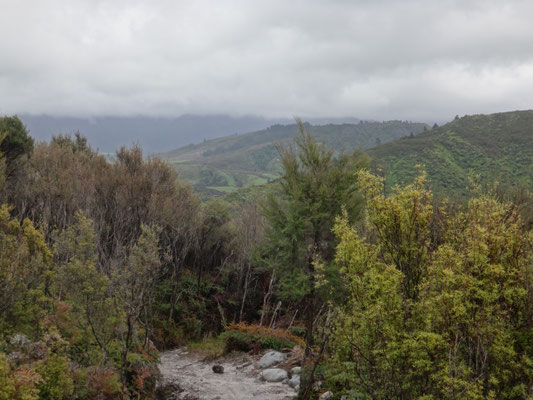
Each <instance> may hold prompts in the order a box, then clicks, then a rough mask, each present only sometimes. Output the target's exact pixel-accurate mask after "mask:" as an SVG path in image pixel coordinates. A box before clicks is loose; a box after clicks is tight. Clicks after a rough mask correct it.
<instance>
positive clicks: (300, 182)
mask: <svg viewBox="0 0 533 400" xmlns="http://www.w3.org/2000/svg"><path fill="white" fill-rule="evenodd" d="M297 124H298V128H299V135H298V136H297V137H296V146H297V150H295V149H294V148H292V147H288V148H282V147H280V146H277V149H278V152H279V156H280V158H281V164H282V168H283V171H282V174H281V177H280V180H279V184H278V185H279V187H278V191H277V192H276V193H274V194H272V195H270V196H269V198H268V201H267V203H266V204H265V207H264V213H265V216H266V218H267V221H268V223H269V228H268V229H267V232H266V255H267V256H266V257H267V262H268V264H269V265H270V266H271V268H272V269H273V270H274V271H276V275H277V276H278V277H279V282H280V294H281V296H282V297H283V298H287V299H292V300H298V301H300V302H301V303H302V308H303V309H305V323H306V329H307V333H306V355H309V354H310V351H311V346H312V343H313V331H314V320H315V318H316V315H317V312H318V309H319V307H320V305H321V303H323V302H324V300H325V299H326V296H325V293H324V292H323V291H318V290H317V288H316V287H315V286H316V283H317V276H318V273H319V271H317V270H316V269H315V264H316V263H317V262H318V261H320V262H322V263H323V264H324V265H326V268H328V267H329V266H330V262H331V261H332V259H333V255H334V248H335V244H336V239H335V237H334V235H333V234H332V231H331V228H332V226H333V223H334V220H335V217H336V216H338V215H340V213H341V209H342V208H343V207H344V208H345V209H346V210H349V213H350V216H351V218H352V220H355V219H356V218H357V217H358V215H359V211H360V209H361V206H362V199H361V196H360V194H359V192H358V191H357V185H356V182H355V179H354V174H355V172H356V171H357V170H360V169H362V168H364V167H366V165H367V159H366V157H364V156H363V155H362V154H361V153H360V152H357V151H356V152H354V153H353V154H351V155H341V156H339V157H338V158H335V157H334V155H333V151H332V150H330V149H327V148H326V147H325V145H323V144H319V143H317V142H316V141H315V140H314V139H313V137H312V136H311V135H310V133H309V132H308V131H307V130H306V128H305V126H304V124H303V123H302V122H301V121H300V120H297ZM334 275H335V274H331V276H334Z"/></svg>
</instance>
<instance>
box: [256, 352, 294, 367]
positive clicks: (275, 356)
mask: <svg viewBox="0 0 533 400" xmlns="http://www.w3.org/2000/svg"><path fill="white" fill-rule="evenodd" d="M286 358H287V357H286V356H285V354H283V353H280V352H279V351H269V352H268V353H266V354H265V355H264V356H263V357H261V359H260V360H259V361H258V362H257V366H258V367H259V368H269V367H271V366H273V365H275V364H279V363H280V362H283V361H285V360H286Z"/></svg>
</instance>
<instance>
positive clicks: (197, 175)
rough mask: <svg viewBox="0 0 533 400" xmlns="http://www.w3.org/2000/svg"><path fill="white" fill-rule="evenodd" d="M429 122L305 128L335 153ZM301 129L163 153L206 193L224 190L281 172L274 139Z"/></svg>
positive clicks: (277, 128) (286, 139)
mask: <svg viewBox="0 0 533 400" xmlns="http://www.w3.org/2000/svg"><path fill="white" fill-rule="evenodd" d="M425 126H426V125H425V124H421V123H408V122H402V121H388V122H364V123H360V124H338V125H336V124H329V125H317V126H311V125H309V124H305V128H306V129H307V130H309V132H310V133H311V134H312V135H313V137H315V138H316V139H317V140H318V141H321V142H325V143H326V144H327V145H328V146H329V147H331V148H333V149H334V151H335V153H340V152H343V151H353V149H356V148H358V149H362V150H365V149H368V148H371V147H374V146H375V145H376V139H380V141H381V142H382V143H387V142H390V141H392V140H395V139H399V138H401V137H403V136H406V135H408V134H409V133H410V132H414V133H420V132H422V130H423V129H424V127H425ZM298 133H299V127H298V125H297V124H296V125H274V126H271V127H270V128H267V129H265V130H261V131H258V132H252V133H247V134H243V135H231V136H227V137H223V138H218V139H213V140H208V141H206V142H204V143H201V144H198V145H193V146H186V147H183V148H181V149H177V150H174V151H171V152H168V153H164V154H161V155H160V156H161V158H163V159H164V160H168V161H169V162H170V163H172V164H173V165H174V166H175V168H176V169H178V170H179V171H180V174H181V176H183V177H184V178H186V179H187V180H188V181H189V182H191V184H192V185H194V187H195V188H196V189H197V190H198V191H199V192H201V193H204V194H205V195H206V197H212V196H221V195H224V194H226V193H231V192H233V191H235V189H237V188H246V187H250V186H255V185H264V184H266V183H268V182H272V181H274V180H275V179H277V177H278V176H279V174H280V172H281V169H282V165H281V160H280V159H279V154H278V151H277V149H276V146H275V145H274V144H273V143H280V144H282V145H285V146H286V145H289V144H290V143H291V142H292V141H293V138H294V137H295V136H297V135H298Z"/></svg>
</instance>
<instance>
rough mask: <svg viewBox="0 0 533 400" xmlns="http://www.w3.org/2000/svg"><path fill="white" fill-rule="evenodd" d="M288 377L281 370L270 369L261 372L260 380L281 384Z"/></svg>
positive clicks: (285, 372)
mask: <svg viewBox="0 0 533 400" xmlns="http://www.w3.org/2000/svg"><path fill="white" fill-rule="evenodd" d="M288 377H289V374H287V371H285V370H284V369H281V368H270V369H265V370H264V371H263V372H261V378H262V379H263V380H265V381H267V382H281V381H283V380H284V379H287V378H288Z"/></svg>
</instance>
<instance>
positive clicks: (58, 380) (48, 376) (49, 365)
mask: <svg viewBox="0 0 533 400" xmlns="http://www.w3.org/2000/svg"><path fill="white" fill-rule="evenodd" d="M37 371H38V372H39V374H41V376H42V377H43V379H44V382H43V383H41V384H40V385H39V389H40V393H39V398H40V399H43V400H62V399H65V398H68V397H69V396H70V395H72V394H73V392H74V383H73V380H72V377H71V376H70V374H69V366H68V360H67V359H66V358H65V357H63V356H60V355H58V354H52V355H50V356H49V357H48V359H47V360H46V361H45V363H44V364H42V365H41V366H39V367H38V368H37Z"/></svg>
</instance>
